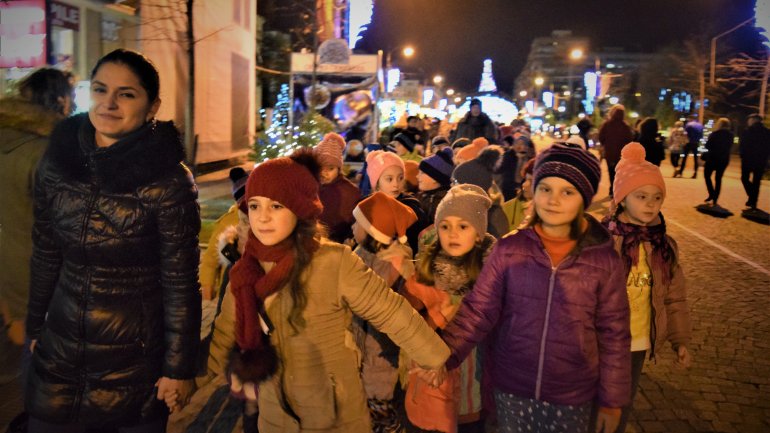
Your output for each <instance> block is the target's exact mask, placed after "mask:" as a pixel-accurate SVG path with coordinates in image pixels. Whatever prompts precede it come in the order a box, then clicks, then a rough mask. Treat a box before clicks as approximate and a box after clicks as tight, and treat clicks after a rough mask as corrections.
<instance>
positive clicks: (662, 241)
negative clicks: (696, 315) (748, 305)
mask: <svg viewBox="0 0 770 433" xmlns="http://www.w3.org/2000/svg"><path fill="white" fill-rule="evenodd" d="M644 153H645V152H644V148H643V147H642V146H641V145H639V144H638V143H631V144H629V145H628V146H626V147H624V148H623V152H622V158H621V159H620V163H618V167H617V173H616V176H615V196H614V198H613V207H614V208H615V209H614V211H612V213H611V214H610V215H608V216H607V217H606V218H605V219H604V220H603V221H602V224H604V226H605V227H607V229H608V230H609V231H610V233H612V236H613V238H614V244H615V250H616V251H617V252H618V254H620V257H621V259H622V261H623V265H624V270H625V275H627V278H626V293H627V294H628V303H629V307H630V311H631V319H630V325H631V364H630V365H631V402H630V403H629V404H628V405H626V406H624V407H623V410H622V414H621V418H620V424H619V425H618V428H617V430H615V433H623V432H624V431H625V429H626V423H627V422H628V416H629V414H630V412H631V410H632V408H633V401H634V397H635V396H636V390H637V388H638V385H639V377H640V376H641V374H642V367H643V366H644V360H645V358H646V357H647V353H648V352H649V357H650V359H655V350H656V349H658V350H661V349H662V347H663V344H664V342H666V341H669V342H670V343H671V347H672V349H673V350H674V352H675V353H676V358H675V360H674V364H675V365H676V366H678V367H682V368H689V367H690V365H691V364H692V357H691V355H690V352H689V351H688V349H687V346H689V344H690V339H691V336H692V326H691V324H690V312H689V308H688V306H687V290H686V281H685V277H684V271H683V270H682V267H681V265H680V260H679V250H678V248H677V245H676V242H675V241H674V239H673V238H671V236H669V235H668V234H667V233H666V222H665V220H664V219H663V214H662V213H661V212H660V207H661V206H662V205H663V201H664V200H665V198H666V184H665V182H664V181H663V175H662V174H661V173H660V168H658V167H657V166H655V165H653V164H651V163H649V162H647V161H645V155H644ZM610 432H611V430H610Z"/></svg>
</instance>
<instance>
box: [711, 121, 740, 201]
mask: <svg viewBox="0 0 770 433" xmlns="http://www.w3.org/2000/svg"><path fill="white" fill-rule="evenodd" d="M734 139H735V136H734V135H733V133H732V131H730V119H728V118H726V117H722V118H720V119H719V120H717V123H716V125H714V131H713V132H712V133H711V134H710V135H709V138H708V140H706V151H707V152H706V153H705V154H704V155H703V159H705V161H706V163H705V164H704V165H703V177H705V178H706V189H707V190H708V193H709V195H708V197H706V203H709V202H710V203H711V205H712V206H713V205H716V204H717V200H718V199H719V193H720V191H721V190H722V175H723V174H724V173H725V169H727V165H728V164H730V149H732V147H733V141H734ZM712 173H714V183H712V182H711V174H712Z"/></svg>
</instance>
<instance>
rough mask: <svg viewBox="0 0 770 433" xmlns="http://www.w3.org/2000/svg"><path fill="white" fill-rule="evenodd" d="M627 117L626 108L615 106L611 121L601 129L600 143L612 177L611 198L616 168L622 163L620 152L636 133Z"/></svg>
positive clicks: (606, 122)
mask: <svg viewBox="0 0 770 433" xmlns="http://www.w3.org/2000/svg"><path fill="white" fill-rule="evenodd" d="M625 117H626V108H625V107H624V106H622V105H619V104H618V105H613V106H612V108H610V113H609V119H608V120H607V121H605V122H604V123H603V124H602V126H601V128H599V142H600V143H601V145H602V149H603V151H604V159H605V160H607V171H608V172H609V175H610V197H611V196H612V184H613V182H614V181H615V166H616V165H617V164H618V161H620V150H621V149H622V148H623V146H625V145H626V144H628V143H630V142H631V140H633V138H634V131H633V130H632V129H631V126H630V125H629V124H628V123H626V121H625Z"/></svg>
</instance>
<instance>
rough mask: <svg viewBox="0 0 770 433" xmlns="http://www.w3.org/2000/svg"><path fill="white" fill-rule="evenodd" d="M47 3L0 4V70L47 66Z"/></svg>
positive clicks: (29, 0)
mask: <svg viewBox="0 0 770 433" xmlns="http://www.w3.org/2000/svg"><path fill="white" fill-rule="evenodd" d="M45 55H46V32H45V0H19V1H13V2H5V1H0V68H35V67H39V66H43V65H45Z"/></svg>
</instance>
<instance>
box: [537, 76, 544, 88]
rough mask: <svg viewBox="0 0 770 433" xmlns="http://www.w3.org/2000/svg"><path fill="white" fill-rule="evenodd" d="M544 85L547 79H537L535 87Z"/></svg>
mask: <svg viewBox="0 0 770 433" xmlns="http://www.w3.org/2000/svg"><path fill="white" fill-rule="evenodd" d="M543 83H545V78H543V77H535V85H536V86H538V87H539V86H542V85H543Z"/></svg>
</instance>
